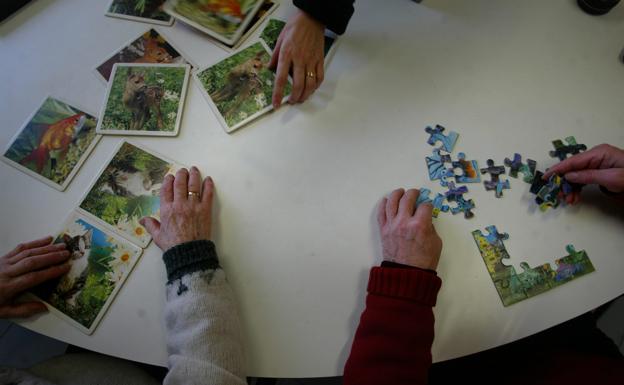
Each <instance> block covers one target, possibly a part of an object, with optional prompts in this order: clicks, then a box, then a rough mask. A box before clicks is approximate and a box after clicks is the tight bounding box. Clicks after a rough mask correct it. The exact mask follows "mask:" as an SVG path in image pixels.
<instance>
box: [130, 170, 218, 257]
mask: <svg viewBox="0 0 624 385" xmlns="http://www.w3.org/2000/svg"><path fill="white" fill-rule="evenodd" d="M213 194H214V183H213V181H212V178H210V177H207V178H206V179H204V181H203V182H202V180H201V175H200V173H199V170H198V169H197V167H194V166H193V167H191V170H190V171H188V170H187V169H185V168H183V169H180V170H179V171H178V172H177V173H176V175H175V177H174V176H173V175H167V176H166V177H165V180H164V181H163V184H162V187H161V189H160V221H158V220H156V219H154V218H152V217H145V218H142V219H141V224H142V225H143V226H144V227H145V229H146V230H147V231H148V232H149V233H150V235H151V236H152V238H153V239H154V242H155V243H156V245H158V247H160V248H161V249H162V250H163V251H167V250H169V249H170V248H172V247H173V246H176V245H178V244H181V243H185V242H190V241H197V240H203V239H207V240H209V239H210V237H211V230H212V220H211V214H212V197H213Z"/></svg>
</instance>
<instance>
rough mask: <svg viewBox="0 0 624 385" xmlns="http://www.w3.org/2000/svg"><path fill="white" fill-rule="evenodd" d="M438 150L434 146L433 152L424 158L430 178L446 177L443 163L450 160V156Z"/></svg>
mask: <svg viewBox="0 0 624 385" xmlns="http://www.w3.org/2000/svg"><path fill="white" fill-rule="evenodd" d="M440 151H441V149H440V148H434V149H433V154H432V155H431V156H428V157H426V158H425V160H426V162H427V170H428V171H429V179H430V180H437V179H441V178H443V177H446V167H445V166H444V164H445V163H450V162H451V156H450V155H448V154H441V153H440Z"/></svg>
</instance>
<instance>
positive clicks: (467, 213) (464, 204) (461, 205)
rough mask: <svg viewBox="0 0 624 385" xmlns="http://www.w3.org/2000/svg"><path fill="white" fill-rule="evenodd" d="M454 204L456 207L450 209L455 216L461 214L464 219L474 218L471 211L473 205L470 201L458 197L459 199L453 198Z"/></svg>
mask: <svg viewBox="0 0 624 385" xmlns="http://www.w3.org/2000/svg"><path fill="white" fill-rule="evenodd" d="M454 202H455V204H457V206H455V207H451V213H453V214H457V213H462V212H463V213H464V218H466V219H470V218H472V217H474V213H473V212H472V209H474V208H475V205H474V201H473V200H472V199H468V200H466V199H464V197H463V196H461V195H460V196H459V197H457V198H455V200H454Z"/></svg>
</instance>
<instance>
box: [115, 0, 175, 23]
mask: <svg viewBox="0 0 624 385" xmlns="http://www.w3.org/2000/svg"><path fill="white" fill-rule="evenodd" d="M164 2H165V0H114V1H113V3H112V4H111V6H110V8H109V9H108V12H111V13H118V14H121V15H128V16H134V17H143V18H147V19H153V20H161V21H169V20H171V16H170V15H169V14H167V13H165V12H164V11H163V10H162V5H163V4H164Z"/></svg>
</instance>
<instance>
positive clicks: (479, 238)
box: [472, 226, 595, 306]
mask: <svg viewBox="0 0 624 385" xmlns="http://www.w3.org/2000/svg"><path fill="white" fill-rule="evenodd" d="M486 231H488V235H484V234H483V233H482V232H481V230H475V231H473V232H472V236H473V238H474V240H475V242H476V243H477V247H478V248H479V251H480V252H481V256H482V257H483V261H484V262H485V266H486V267H487V270H488V273H490V277H491V278H492V282H494V286H495V287H496V291H498V295H499V296H500V298H501V301H502V302H503V305H504V306H509V305H513V304H514V303H517V302H520V301H522V300H525V299H527V298H530V297H533V296H536V295H538V294H541V293H543V292H545V291H548V290H550V289H553V288H555V287H557V286H560V285H562V284H564V283H566V282H569V281H571V280H573V279H575V278H578V277H580V276H583V275H585V274H588V273H591V272H592V271H594V270H595V269H594V266H593V265H592V263H591V261H590V260H589V257H588V256H587V253H586V252H585V250H581V251H576V249H575V248H574V246H572V245H567V246H566V250H567V252H568V254H569V255H567V256H565V257H563V258H559V259H557V260H555V264H556V265H557V270H552V268H551V266H550V264H548V263H546V264H543V265H540V266H537V267H534V268H531V267H530V266H529V264H528V263H526V262H522V263H521V264H520V267H522V270H524V271H523V272H522V273H520V274H518V273H516V269H515V268H514V267H513V266H505V265H504V264H503V260H504V259H509V258H510V257H509V253H508V252H507V249H506V248H505V244H504V243H503V241H504V240H505V239H508V238H509V235H508V234H506V233H502V234H501V233H499V232H498V230H497V229H496V226H488V227H487V228H486Z"/></svg>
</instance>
